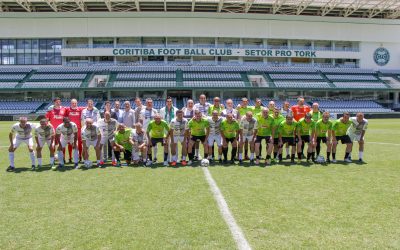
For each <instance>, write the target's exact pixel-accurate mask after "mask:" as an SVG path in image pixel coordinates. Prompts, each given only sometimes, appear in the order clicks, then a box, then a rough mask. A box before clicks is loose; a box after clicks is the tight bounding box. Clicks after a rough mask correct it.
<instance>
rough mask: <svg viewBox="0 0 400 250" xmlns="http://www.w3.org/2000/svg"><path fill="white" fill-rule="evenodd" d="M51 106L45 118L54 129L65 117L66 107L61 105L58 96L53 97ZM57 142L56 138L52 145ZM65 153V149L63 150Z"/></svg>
mask: <svg viewBox="0 0 400 250" xmlns="http://www.w3.org/2000/svg"><path fill="white" fill-rule="evenodd" d="M53 104H54V105H53V108H52V109H50V110H49V111H47V113H46V118H47V120H49V122H50V124H51V125H53V127H54V130H55V129H57V127H58V125H60V124H62V123H63V119H64V117H66V109H65V108H64V107H61V99H60V98H59V97H56V98H54V100H53ZM57 144H58V142H57V140H55V142H54V147H55V146H56V145H57ZM64 155H65V151H64Z"/></svg>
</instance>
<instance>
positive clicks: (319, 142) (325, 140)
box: [317, 137, 327, 144]
mask: <svg viewBox="0 0 400 250" xmlns="http://www.w3.org/2000/svg"><path fill="white" fill-rule="evenodd" d="M321 141H322V143H326V142H327V139H326V137H317V144H321Z"/></svg>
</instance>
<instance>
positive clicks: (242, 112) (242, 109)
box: [238, 106, 253, 117]
mask: <svg viewBox="0 0 400 250" xmlns="http://www.w3.org/2000/svg"><path fill="white" fill-rule="evenodd" d="M238 111H239V114H240V116H242V117H243V116H245V115H246V113H247V111H251V112H253V107H251V106H247V107H240V108H238Z"/></svg>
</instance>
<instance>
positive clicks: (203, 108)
mask: <svg viewBox="0 0 400 250" xmlns="http://www.w3.org/2000/svg"><path fill="white" fill-rule="evenodd" d="M210 106H211V103H209V102H207V98H206V95H204V94H201V95H200V96H199V102H198V103H196V104H195V105H194V109H195V110H199V111H200V112H201V113H202V115H204V116H207V114H208V109H209V108H210Z"/></svg>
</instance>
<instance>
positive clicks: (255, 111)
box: [251, 106, 263, 116]
mask: <svg viewBox="0 0 400 250" xmlns="http://www.w3.org/2000/svg"><path fill="white" fill-rule="evenodd" d="M262 109H263V107H262V106H260V107H255V106H254V107H252V110H251V112H253V116H256V115H258V114H261V111H262Z"/></svg>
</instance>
